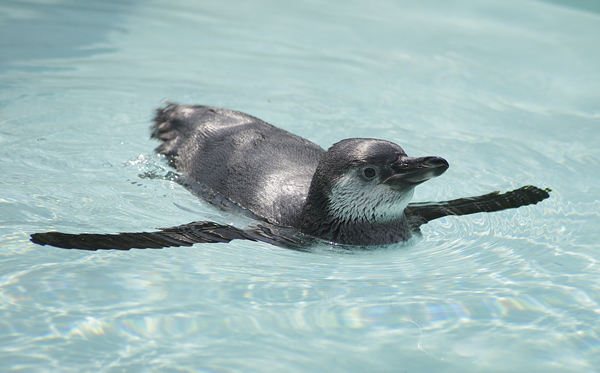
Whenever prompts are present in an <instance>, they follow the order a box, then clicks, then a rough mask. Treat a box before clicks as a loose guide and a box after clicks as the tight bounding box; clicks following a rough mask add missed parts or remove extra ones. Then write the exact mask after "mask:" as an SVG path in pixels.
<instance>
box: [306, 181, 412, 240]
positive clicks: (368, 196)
mask: <svg viewBox="0 0 600 373" xmlns="http://www.w3.org/2000/svg"><path fill="white" fill-rule="evenodd" d="M352 180H356V179H351V178H348V179H344V178H341V179H340V180H338V181H337V182H336V183H335V184H334V185H333V187H326V186H325V185H319V184H316V183H313V185H311V188H310V190H309V193H308V197H307V199H306V204H305V206H304V208H303V211H302V215H301V217H300V224H299V225H300V227H299V228H300V230H301V231H302V232H303V233H305V234H308V235H311V236H313V237H317V238H321V239H325V240H328V241H331V242H335V243H339V244H347V245H359V246H374V245H387V244H392V243H398V242H404V241H407V240H409V239H410V238H411V236H412V233H411V230H410V226H409V224H408V220H407V219H406V216H405V214H404V209H405V208H406V206H407V205H408V202H409V201H410V199H411V198H412V195H413V190H412V189H410V190H407V191H406V192H405V193H400V192H398V191H395V190H392V189H390V188H389V187H388V186H386V185H376V186H373V187H371V188H364V186H363V187H362V188H360V187H358V186H357V185H355V184H353V181H352Z"/></svg>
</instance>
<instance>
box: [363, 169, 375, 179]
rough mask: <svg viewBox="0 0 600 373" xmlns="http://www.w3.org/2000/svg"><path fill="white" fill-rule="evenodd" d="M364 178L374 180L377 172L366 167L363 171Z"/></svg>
mask: <svg viewBox="0 0 600 373" xmlns="http://www.w3.org/2000/svg"><path fill="white" fill-rule="evenodd" d="M363 176H364V177H365V178H367V179H372V178H374V177H375V176H377V170H376V169H375V168H373V167H365V168H364V169H363Z"/></svg>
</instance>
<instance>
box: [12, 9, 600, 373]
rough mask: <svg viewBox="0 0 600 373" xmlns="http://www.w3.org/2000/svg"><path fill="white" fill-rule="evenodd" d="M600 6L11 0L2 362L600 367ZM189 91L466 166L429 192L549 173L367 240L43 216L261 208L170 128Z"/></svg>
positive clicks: (123, 366)
mask: <svg viewBox="0 0 600 373" xmlns="http://www.w3.org/2000/svg"><path fill="white" fill-rule="evenodd" d="M590 4H592V3H589V2H585V1H579V2H577V3H573V6H572V7H568V6H567V5H569V4H567V3H564V2H558V1H556V0H552V1H550V0H549V1H548V2H536V1H525V0H509V1H503V2H493V1H473V0H459V1H453V2H441V1H434V0H428V1H420V2H412V1H385V0H375V1H370V2H368V3H367V2H360V1H333V0H331V1H325V2H317V1H297V2H285V3H282V2H277V1H268V0H265V1H250V2H248V1H245V2H242V1H229V2H211V3H204V2H194V1H185V0H176V1H163V0H156V1H147V2H138V1H102V2H93V3H92V2H83V1H61V0H56V1H42V0H36V1H34V0H29V1H19V2H16V1H7V2H4V3H2V4H1V5H0V46H1V47H2V51H3V52H2V53H1V55H0V170H1V173H2V178H0V235H1V238H0V240H1V241H0V361H2V366H3V367H4V369H8V370H20V371H32V372H33V371H35V372H43V371H61V372H81V371H94V372H112V371H115V372H116V371H120V372H121V371H128V372H140V371H144V372H145V371H147V372H151V371H156V372H170V371H173V372H175V371H178V372H179V371H185V372H212V371H218V372H234V371H240V372H253V371H256V372H269V371H273V372H280V371H296V372H301V371H302V372H303V371H322V372H388V371H389V372H427V371H431V372H439V371H456V372H482V371H486V372H516V371H527V370H530V371H544V372H565V371H576V372H594V371H597V369H598V368H597V367H598V366H600V358H599V356H600V329H599V327H598V319H599V317H600V306H599V302H600V297H599V295H598V294H600V266H599V260H600V251H599V245H598V241H599V239H600V234H599V233H598V229H597V227H598V226H600V212H599V211H600V202H599V200H598V196H599V195H600V188H599V187H598V185H600V179H599V176H598V175H600V154H599V153H600V150H599V149H600V135H599V132H598V128H599V125H600V111H599V107H600V106H599V104H600V103H599V100H598V97H600V88H599V87H600V85H598V84H596V82H598V81H600V62H599V61H600V52H599V51H600V39H598V36H597V35H600V15H599V12H598V9H597V8H594V6H593V5H590ZM165 99H168V100H171V101H174V102H180V103H198V104H208V105H214V106H219V107H225V108H229V109H234V110H240V111H244V112H247V113H249V114H251V115H254V116H257V117H259V118H261V119H263V120H265V121H267V122H269V123H272V124H274V125H277V126H279V127H282V128H284V129H286V130H288V131H290V132H293V133H295V134H298V135H301V136H304V137H306V138H308V139H310V140H312V141H314V142H316V143H317V144H319V145H321V146H323V147H328V146H330V145H331V144H332V143H334V142H335V141H337V140H340V139H343V138H348V137H377V138H382V139H386V140H390V141H394V142H396V143H398V144H400V145H401V146H403V148H404V149H405V150H406V152H407V153H408V154H409V155H411V156H425V155H437V156H442V157H444V158H445V159H447V160H448V161H449V163H450V169H449V170H448V171H447V172H446V173H445V174H444V175H443V176H442V177H440V178H437V179H435V180H432V181H429V182H427V183H425V184H424V185H422V186H420V187H419V188H418V189H417V193H416V196H415V200H418V201H427V200H445V199H451V198H459V197H465V196H469V195H480V194H484V193H488V192H490V191H494V190H501V191H506V190H510V189H514V188H517V187H520V186H522V185H528V184H533V185H536V186H539V187H549V188H551V189H552V190H553V192H552V195H551V197H550V199H548V200H546V201H544V202H543V203H540V204H538V205H535V206H527V207H523V208H520V209H518V210H511V211H503V212H499V213H494V214H487V215H484V214H479V215H473V216H468V217H448V218H444V219H440V220H438V221H434V222H431V223H429V224H428V225H426V226H424V227H423V229H422V230H423V237H422V239H420V240H419V241H418V242H416V243H415V244H414V245H412V246H410V247H404V246H401V245H397V246H392V247H389V248H388V249H386V250H378V251H376V252H372V253H368V254H359V255H341V254H339V253H337V252H328V251H326V250H324V251H318V252H314V253H301V252H294V251H288V250H284V249H281V248H278V247H274V246H270V245H268V244H264V243H254V242H236V241H234V242H232V243H230V244H205V245H195V246H193V247H189V248H171V249H163V250H132V251H129V252H114V251H103V252H97V253H94V252H92V253H90V252H80V251H70V250H61V249H56V248H51V247H41V246H36V245H34V244H32V243H30V242H29V234H31V233H33V232H43V231H50V230H59V231H63V232H72V233H76V232H98V233H113V232H120V231H147V230H151V229H153V228H156V227H170V226H174V225H179V224H184V223H188V222H191V221H195V220H215V221H221V222H233V223H236V224H241V223H242V220H240V219H239V218H236V217H233V216H228V215H226V214H225V213H223V212H220V211H218V210H215V209H214V208H212V207H211V206H209V205H207V204H205V203H203V202H201V201H199V200H198V199H197V198H195V197H194V196H193V195H191V194H190V193H189V192H187V191H186V190H185V189H184V188H182V187H181V186H179V185H177V184H176V183H173V182H169V181H165V180H159V179H147V178H141V177H140V176H139V175H141V174H144V173H145V172H148V171H152V172H157V173H159V174H160V173H166V172H167V171H168V167H167V166H166V163H165V162H164V160H163V159H161V158H159V157H156V156H153V155H152V151H153V149H154V147H155V146H157V143H156V142H154V141H152V140H149V138H148V137H149V130H148V127H149V125H150V123H151V119H152V115H153V109H154V108H155V107H157V106H159V105H160V104H161V102H162V101H163V100H165Z"/></svg>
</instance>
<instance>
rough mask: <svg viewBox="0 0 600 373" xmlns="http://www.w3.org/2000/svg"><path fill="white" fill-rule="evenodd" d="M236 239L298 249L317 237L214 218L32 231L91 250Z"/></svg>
mask: <svg viewBox="0 0 600 373" xmlns="http://www.w3.org/2000/svg"><path fill="white" fill-rule="evenodd" d="M232 240H248V241H261V242H266V243H269V244H272V245H276V246H280V247H284V248H287V249H292V250H298V251H307V250H309V248H310V247H311V246H312V245H314V244H315V240H314V239H312V238H311V237H308V236H304V235H302V234H298V233H297V232H296V231H295V230H294V229H292V228H282V227H277V226H271V225H269V224H267V223H262V224H258V225H257V226H256V227H253V228H249V229H239V228H235V227H233V226H230V225H223V224H218V223H214V222H210V221H196V222H192V223H188V224H183V225H179V226H176V227H171V228H163V229H159V230H158V231H156V232H135V233H117V234H96V233H82V234H70V233H61V232H46V233H34V234H32V235H31V242H33V243H36V244H38V245H50V246H54V247H59V248H62V249H77V250H89V251H96V250H130V249H162V248H165V247H179V246H192V245H193V244H196V243H228V242H230V241H232Z"/></svg>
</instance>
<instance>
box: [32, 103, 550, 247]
mask: <svg viewBox="0 0 600 373" xmlns="http://www.w3.org/2000/svg"><path fill="white" fill-rule="evenodd" d="M151 137H152V138H154V139H158V140H159V141H161V144H160V145H159V146H158V147H157V148H156V149H155V151H156V152H157V153H158V154H161V155H164V156H165V157H166V159H167V162H168V163H169V165H170V166H172V167H174V168H175V169H176V171H177V172H178V174H179V175H181V179H180V182H181V183H182V185H184V186H186V187H187V188H188V189H189V190H190V191H192V193H194V194H196V195H197V196H199V197H201V198H204V199H210V198H209V197H207V196H209V195H210V196H213V195H215V194H216V195H218V196H219V197H220V198H222V199H223V200H224V201H227V203H229V204H231V205H234V206H235V207H236V208H238V209H240V210H242V211H245V212H247V213H249V214H250V216H252V217H253V218H254V219H256V221H257V224H256V225H255V226H254V227H250V228H248V229H240V228H235V227H232V226H227V225H221V224H217V223H213V222H194V223H190V224H185V225H182V226H179V227H173V228H167V229H161V230H160V231H158V232H139V233H121V234H116V235H98V234H79V235H77V234H65V233H59V232H48V233H36V234H33V235H32V241H33V242H34V243H38V244H42V245H43V244H49V245H53V246H57V247H63V248H79V249H86V250H97V249H111V248H113V249H122V250H127V249H130V248H159V247H168V246H189V245H192V244H194V243H199V242H229V241H231V240H232V239H247V240H254V241H265V242H269V243H272V244H276V245H279V246H284V247H288V248H296V249H299V248H306V247H307V246H310V245H313V244H315V243H316V242H326V243H329V244H335V245H342V246H347V247H361V248H365V247H377V246H382V245H389V244H395V243H400V242H406V241H408V240H410V239H411V238H412V237H414V236H415V235H419V234H420V230H419V227H420V225H422V224H425V223H427V222H428V221H430V220H433V219H436V218H439V217H442V216H447V215H466V214H471V213H476V212H492V211H498V210H502V209H506V208H516V207H519V206H523V205H527V204H535V203H537V202H539V201H541V200H543V199H545V198H548V196H549V194H548V192H549V191H550V190H549V189H545V190H542V189H539V188H536V187H533V186H526V187H523V188H520V189H517V190H514V191H512V192H508V193H505V194H499V193H497V192H495V193H490V194H488V195H484V196H479V197H470V198H464V199H458V200H453V201H446V202H437V203H420V204H411V203H410V201H411V199H412V197H413V194H414V189H415V187H416V186H417V185H420V184H422V183H424V182H425V181H427V180H430V179H432V178H435V177H438V176H440V175H442V174H443V173H444V172H445V171H446V170H447V169H448V167H449V164H448V162H447V161H446V160H445V159H443V158H441V157H437V156H425V157H416V158H415V157H409V156H408V155H407V154H406V153H405V152H404V150H403V149H402V148H401V147H400V146H399V145H397V144H395V143H392V142H389V141H385V140H379V139H372V138H351V139H345V140H341V141H339V142H337V143H335V144H333V145H332V146H331V147H330V148H329V149H327V150H325V149H323V148H321V147H320V146H318V145H316V144H314V143H313V142H310V141H309V140H306V139H304V138H302V137H299V136H297V135H294V134H292V133H290V132H287V131H285V130H283V129H280V128H277V127H275V126H272V125H270V124H268V123H266V122H264V121H262V120H260V119H258V118H255V117H253V116H251V115H248V114H244V113H241V112H238V111H233V110H227V109H220V108H215V107H209V106H197V105H178V104H173V103H170V104H168V105H167V106H166V107H163V108H159V109H157V113H156V116H155V119H154V125H153V126H152V134H151Z"/></svg>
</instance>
